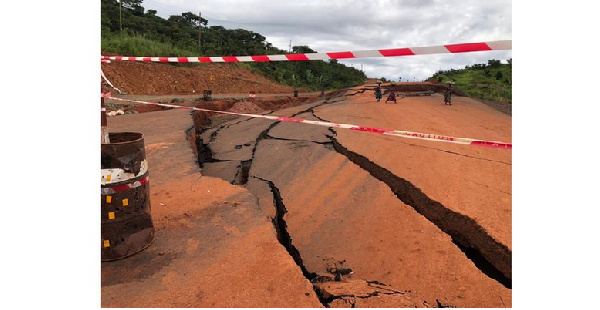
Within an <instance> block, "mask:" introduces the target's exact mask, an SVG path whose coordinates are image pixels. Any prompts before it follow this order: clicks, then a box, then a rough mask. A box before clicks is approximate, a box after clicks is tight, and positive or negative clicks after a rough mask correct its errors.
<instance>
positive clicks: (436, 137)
mask: <svg viewBox="0 0 600 310" xmlns="http://www.w3.org/2000/svg"><path fill="white" fill-rule="evenodd" d="M101 96H102V97H104V98H108V99H113V100H117V101H123V102H131V103H140V104H147V105H158V106H163V107H168V108H178V109H185V110H196V111H203V112H213V113H219V114H227V115H237V116H246V117H252V118H262V119H268V120H272V121H280V122H292V123H304V124H311V125H318V126H325V127H333V128H343V129H350V130H355V131H366V132H372V133H379V134H383V135H390V136H397V137H402V138H410V139H420V140H428V141H438V142H449V143H456V144H467V145H475V146H486V147H492V148H501V149H512V143H507V142H500V141H485V140H477V139H470V138H456V137H449V136H444V135H437V134H427V133H419V132H412V131H403V130H394V129H383V128H374V127H364V126H358V125H352V124H338V123H330V122H323V121H311V120H306V119H301V118H291V117H283V116H274V115H262V114H246V113H235V112H227V111H215V110H208V109H202V108H194V107H184V106H178V105H173V104H165V103H157V102H147V101H139V100H129V99H122V98H116V97H111V94H110V93H107V94H102V95H101Z"/></svg>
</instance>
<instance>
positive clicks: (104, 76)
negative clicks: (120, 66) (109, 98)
mask: <svg viewBox="0 0 600 310" xmlns="http://www.w3.org/2000/svg"><path fill="white" fill-rule="evenodd" d="M100 74H101V75H102V78H103V79H104V81H106V83H108V85H110V87H112V88H114V89H116V90H117V91H118V92H119V94H121V90H120V89H118V88H116V87H115V86H114V85H113V84H112V83H111V82H110V81H109V80H108V79H107V78H106V75H104V71H102V69H100Z"/></svg>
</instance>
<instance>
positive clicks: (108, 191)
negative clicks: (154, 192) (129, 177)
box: [100, 176, 149, 196]
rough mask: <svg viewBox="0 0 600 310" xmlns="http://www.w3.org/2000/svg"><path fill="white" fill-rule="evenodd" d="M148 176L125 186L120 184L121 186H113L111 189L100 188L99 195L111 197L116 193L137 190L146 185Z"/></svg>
mask: <svg viewBox="0 0 600 310" xmlns="http://www.w3.org/2000/svg"><path fill="white" fill-rule="evenodd" d="M148 178H149V177H148V176H147V177H145V178H141V179H139V180H136V181H133V182H131V183H127V184H122V185H115V186H111V187H101V188H100V194H101V195H104V196H106V195H113V194H116V193H120V192H124V191H128V190H130V189H134V188H138V187H140V186H143V185H146V184H147V183H148Z"/></svg>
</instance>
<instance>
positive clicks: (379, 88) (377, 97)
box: [375, 84, 382, 102]
mask: <svg viewBox="0 0 600 310" xmlns="http://www.w3.org/2000/svg"><path fill="white" fill-rule="evenodd" d="M381 97H382V95H381V84H377V88H376V89H375V99H377V102H379V100H381Z"/></svg>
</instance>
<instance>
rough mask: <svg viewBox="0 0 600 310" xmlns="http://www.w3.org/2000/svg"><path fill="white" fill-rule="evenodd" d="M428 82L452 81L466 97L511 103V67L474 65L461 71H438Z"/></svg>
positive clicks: (504, 65)
mask: <svg viewBox="0 0 600 310" xmlns="http://www.w3.org/2000/svg"><path fill="white" fill-rule="evenodd" d="M430 80H434V81H437V82H447V81H454V82H455V83H456V87H457V88H458V89H460V90H462V91H463V92H465V93H466V94H467V95H469V96H471V97H474V98H479V99H484V100H493V101H503V102H508V103H512V65H511V64H500V65H499V66H494V67H492V66H487V65H475V66H472V67H466V68H465V69H461V70H448V71H438V72H437V73H436V74H434V75H433V77H431V78H430Z"/></svg>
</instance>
